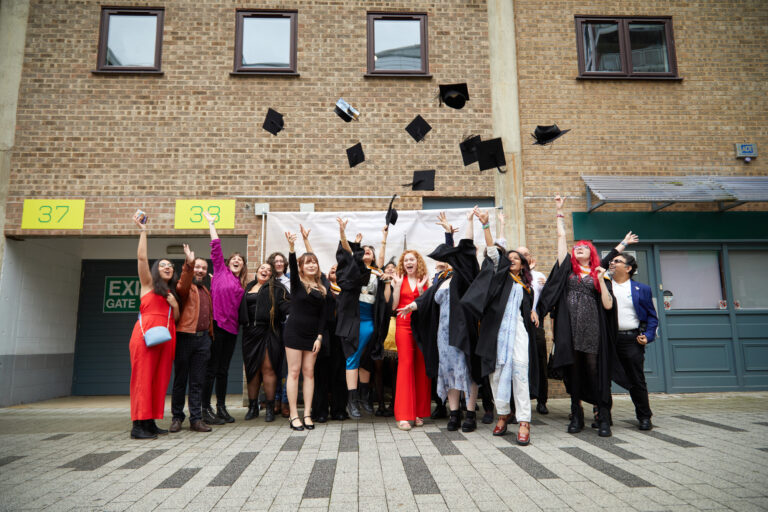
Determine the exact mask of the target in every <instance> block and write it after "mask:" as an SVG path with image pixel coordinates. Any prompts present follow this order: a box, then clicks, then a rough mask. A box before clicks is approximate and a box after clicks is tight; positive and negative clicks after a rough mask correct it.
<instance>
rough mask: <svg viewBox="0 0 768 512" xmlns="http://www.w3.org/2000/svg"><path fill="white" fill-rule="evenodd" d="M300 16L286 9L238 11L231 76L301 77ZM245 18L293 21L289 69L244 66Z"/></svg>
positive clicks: (236, 14) (296, 12)
mask: <svg viewBox="0 0 768 512" xmlns="http://www.w3.org/2000/svg"><path fill="white" fill-rule="evenodd" d="M298 16H299V12H298V11H296V10H286V9H280V10H277V9H237V11H236V12H235V62H234V66H233V68H232V72H231V73H230V75H240V76H248V75H284V76H299V73H298V70H297V59H296V53H297V50H296V48H297V44H296V43H297V39H298V24H299V21H298ZM245 18H288V19H290V20H291V34H290V38H291V50H290V52H291V56H290V65H289V67H287V68H254V67H251V66H243V65H242V64H241V63H242V62H243V20H244V19H245Z"/></svg>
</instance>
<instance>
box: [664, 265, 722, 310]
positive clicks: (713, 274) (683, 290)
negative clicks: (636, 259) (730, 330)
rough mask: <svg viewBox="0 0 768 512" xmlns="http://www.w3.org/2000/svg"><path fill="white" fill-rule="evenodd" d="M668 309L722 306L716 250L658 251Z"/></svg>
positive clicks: (719, 270)
mask: <svg viewBox="0 0 768 512" xmlns="http://www.w3.org/2000/svg"><path fill="white" fill-rule="evenodd" d="M660 263H661V278H662V282H663V284H664V300H665V302H666V301H667V299H668V297H671V299H670V300H669V303H670V307H669V309H725V306H726V304H725V301H724V299H725V297H724V296H723V285H722V282H723V281H722V273H721V265H720V252H719V251H661V253H660Z"/></svg>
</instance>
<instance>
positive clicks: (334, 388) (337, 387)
mask: <svg viewBox="0 0 768 512" xmlns="http://www.w3.org/2000/svg"><path fill="white" fill-rule="evenodd" d="M315 366H317V365H315ZM329 370H330V373H329V375H328V386H329V388H330V395H331V396H330V398H331V402H330V408H331V416H336V415H338V414H344V412H345V411H346V408H347V359H346V358H345V357H344V347H343V346H342V344H341V341H340V340H339V339H338V338H336V336H333V337H332V339H331V356H330V358H329ZM315 373H317V370H315Z"/></svg>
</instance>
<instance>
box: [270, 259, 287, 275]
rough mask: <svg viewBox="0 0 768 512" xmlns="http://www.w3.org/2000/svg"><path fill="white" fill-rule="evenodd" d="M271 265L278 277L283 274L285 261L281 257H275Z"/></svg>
mask: <svg viewBox="0 0 768 512" xmlns="http://www.w3.org/2000/svg"><path fill="white" fill-rule="evenodd" d="M272 264H273V265H274V266H275V272H276V273H277V275H278V276H281V275H283V274H285V259H284V258H283V257H282V256H281V255H279V254H278V255H277V256H275V261H274V262H272Z"/></svg>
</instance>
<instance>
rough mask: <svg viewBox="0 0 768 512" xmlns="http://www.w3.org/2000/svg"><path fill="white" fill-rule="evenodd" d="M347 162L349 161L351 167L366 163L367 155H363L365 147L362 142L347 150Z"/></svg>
mask: <svg viewBox="0 0 768 512" xmlns="http://www.w3.org/2000/svg"><path fill="white" fill-rule="evenodd" d="M347 160H349V166H350V167H354V166H356V165H357V164H361V163H363V162H365V153H363V145H362V144H361V143H360V142H358V143H357V144H355V145H354V146H352V147H351V148H347Z"/></svg>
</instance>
